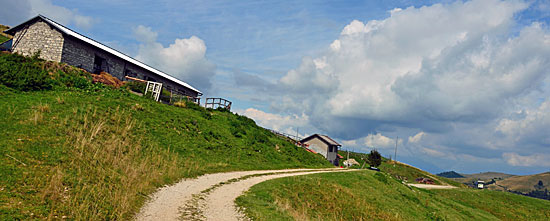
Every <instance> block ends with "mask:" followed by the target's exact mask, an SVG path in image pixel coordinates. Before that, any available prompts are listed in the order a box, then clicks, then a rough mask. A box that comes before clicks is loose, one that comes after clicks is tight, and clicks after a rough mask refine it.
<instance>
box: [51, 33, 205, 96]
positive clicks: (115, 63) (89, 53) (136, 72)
mask: <svg viewBox="0 0 550 221" xmlns="http://www.w3.org/2000/svg"><path fill="white" fill-rule="evenodd" d="M95 56H99V57H101V58H104V59H106V60H107V64H108V65H109V71H108V72H109V74H111V75H113V76H115V77H117V78H118V79H120V80H126V78H125V76H126V74H129V75H131V77H136V78H139V79H144V80H151V81H156V82H161V83H162V85H163V88H164V89H165V90H168V91H171V90H172V91H177V92H178V93H180V94H184V95H187V96H192V97H197V96H198V94H197V92H195V91H192V90H190V89H188V88H186V87H183V86H181V85H179V84H176V83H173V82H172V81H170V80H168V79H166V78H164V77H162V76H159V75H157V74H155V73H153V72H151V71H149V70H147V69H145V68H142V67H139V66H137V65H135V64H133V63H130V62H128V61H126V60H124V59H122V58H119V57H116V56H114V55H111V54H110V53H106V52H104V51H103V50H100V49H98V48H96V47H93V46H91V45H88V44H87V43H85V42H82V41H80V40H78V39H74V38H72V37H67V38H66V39H65V43H64V44H63V55H62V58H61V62H65V63H67V64H69V65H73V66H76V67H80V68H83V69H85V70H87V71H89V72H93V71H94V70H93V69H94V67H93V66H94V59H95ZM130 73H131V74H130Z"/></svg>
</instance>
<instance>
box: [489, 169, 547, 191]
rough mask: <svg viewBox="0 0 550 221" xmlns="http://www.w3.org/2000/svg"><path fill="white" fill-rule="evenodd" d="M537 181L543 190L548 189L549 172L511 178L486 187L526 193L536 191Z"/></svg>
mask: <svg viewBox="0 0 550 221" xmlns="http://www.w3.org/2000/svg"><path fill="white" fill-rule="evenodd" d="M539 181H542V182H543V185H544V187H543V188H545V189H546V188H548V186H550V172H546V173H539V174H533V175H527V176H512V177H509V178H506V179H504V180H497V181H496V185H489V186H488V187H490V188H495V189H500V188H502V189H505V190H509V191H517V192H521V193H528V192H530V191H533V190H537V189H536V188H535V186H536V185H537V184H538V182H539Z"/></svg>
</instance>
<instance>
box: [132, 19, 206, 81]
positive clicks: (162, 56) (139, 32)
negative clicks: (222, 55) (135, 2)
mask: <svg viewBox="0 0 550 221" xmlns="http://www.w3.org/2000/svg"><path fill="white" fill-rule="evenodd" d="M134 35H135V36H136V37H137V40H139V41H141V42H142V44H140V46H139V51H138V55H137V56H136V58H137V59H138V60H141V61H143V62H145V63H147V64H149V65H151V66H153V67H155V68H158V69H160V70H162V71H164V72H166V73H168V74H170V75H172V76H174V77H176V78H178V79H181V80H183V81H186V82H187V83H189V84H191V85H192V86H193V87H195V88H197V89H198V90H201V91H203V92H205V91H208V90H209V89H210V87H211V86H212V82H211V81H212V77H213V76H214V74H215V70H216V66H215V65H214V64H213V63H212V62H210V61H208V60H207V59H206V57H205V56H206V45H205V44H204V41H203V40H202V39H200V38H198V37H196V36H191V37H190V38H184V39H179V38H178V39H176V40H174V43H172V44H170V45H169V46H168V47H164V46H163V45H162V44H161V43H159V42H157V41H156V38H157V36H158V33H156V32H154V31H152V30H151V28H150V27H145V26H142V25H140V26H137V27H136V28H135V29H134Z"/></svg>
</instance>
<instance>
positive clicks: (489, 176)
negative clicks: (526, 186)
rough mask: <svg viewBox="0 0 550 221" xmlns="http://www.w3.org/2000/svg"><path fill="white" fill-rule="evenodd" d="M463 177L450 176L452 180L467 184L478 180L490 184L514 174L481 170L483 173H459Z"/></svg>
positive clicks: (472, 183)
mask: <svg viewBox="0 0 550 221" xmlns="http://www.w3.org/2000/svg"><path fill="white" fill-rule="evenodd" d="M460 175H462V176H463V177H462V178H451V179H452V180H454V181H456V182H459V183H463V184H467V185H474V183H475V182H476V181H478V180H483V181H485V183H486V184H489V185H491V184H492V183H493V180H495V181H497V180H503V179H507V178H509V177H512V176H515V175H512V174H506V173H498V172H483V173H474V174H460Z"/></svg>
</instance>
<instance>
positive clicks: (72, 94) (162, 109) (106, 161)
mask: <svg viewBox="0 0 550 221" xmlns="http://www.w3.org/2000/svg"><path fill="white" fill-rule="evenodd" d="M90 79H91V78H90V76H89V73H86V72H83V71H82V70H80V69H77V68H74V67H71V66H67V65H63V64H58V63H55V62H45V61H41V60H39V59H37V57H36V56H35V57H33V58H28V57H22V56H19V55H13V54H7V53H1V54H0V82H1V83H2V84H0V119H2V120H1V121H0V131H2V133H0V159H1V161H0V177H2V179H0V220H18V219H25V220H26V219H76V220H88V219H94V220H107V219H118V220H121V219H122V220H127V219H130V218H131V217H132V215H133V214H134V213H135V212H136V211H137V210H138V209H139V207H140V206H141V205H142V204H143V202H144V200H145V199H146V196H147V195H149V194H150V193H152V192H153V191H154V190H155V189H156V188H158V187H160V186H163V185H166V184H170V183H173V182H175V181H177V180H179V179H181V178H184V177H194V176H198V175H201V174H204V173H213V172H222V171H231V170H251V169H280V168H296V167H309V168H319V167H331V166H332V165H331V164H330V163H328V162H327V161H326V160H325V159H323V158H322V157H320V156H318V155H316V154H312V153H309V152H307V151H305V150H303V149H302V148H298V147H296V146H294V145H292V144H291V143H289V142H288V141H285V140H282V139H280V138H279V137H277V136H275V135H273V134H272V133H270V132H269V131H267V130H265V129H263V128H260V127H258V126H257V125H256V124H255V123H254V121H253V120H251V119H249V118H246V117H244V116H239V115H236V114H233V113H230V112H228V111H224V110H211V109H204V108H202V107H199V106H197V105H195V104H193V103H184V104H182V105H181V106H183V107H176V106H170V105H165V104H160V103H157V102H154V101H152V100H151V99H149V98H146V97H140V96H137V95H134V94H132V93H130V92H128V89H126V88H120V89H116V88H111V87H108V86H104V85H101V84H94V83H92V82H91V80H90Z"/></svg>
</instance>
